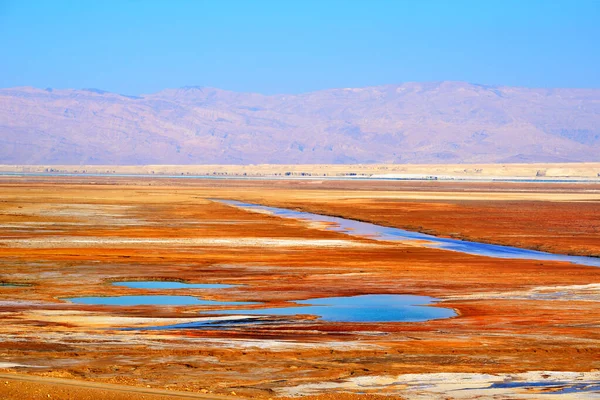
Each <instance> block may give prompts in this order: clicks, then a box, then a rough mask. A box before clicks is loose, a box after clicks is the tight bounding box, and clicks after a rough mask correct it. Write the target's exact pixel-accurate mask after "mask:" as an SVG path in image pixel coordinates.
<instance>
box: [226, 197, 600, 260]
mask: <svg viewBox="0 0 600 400" xmlns="http://www.w3.org/2000/svg"><path fill="white" fill-rule="evenodd" d="M218 201H220V202H222V203H224V204H228V205H231V206H235V207H240V208H243V209H247V210H250V211H255V212H263V213H265V212H267V213H270V214H273V215H276V216H278V217H283V218H294V219H301V220H308V221H314V222H322V223H325V224H327V229H328V230H332V231H336V232H341V233H345V234H348V235H353V236H361V237H368V238H371V239H374V240H390V241H395V240H399V241H407V240H422V241H423V242H422V245H423V246H426V247H435V248H440V249H444V250H452V251H458V252H461V253H466V254H474V255H480V256H487V257H495V258H519V259H530V260H547V261H566V262H572V263H575V264H583V265H591V266H596V267H600V258H595V257H583V256H566V255H561V254H552V253H544V252H542V251H535V250H526V249H520V248H518V247H511V246H500V245H495V244H486V243H478V242H469V241H466V240H458V239H450V238H441V237H437V236H432V235H427V234H425V233H419V232H411V231H406V230H404V229H399V228H390V227H386V226H381V225H376V224H371V223H368V222H360V221H355V220H351V219H345V218H339V217H329V216H326V215H319V214H312V213H307V212H302V211H294V210H287V209H285V208H277V207H267V206H261V205H258V204H250V203H243V202H239V201H235V200H218Z"/></svg>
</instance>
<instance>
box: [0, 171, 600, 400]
mask: <svg viewBox="0 0 600 400" xmlns="http://www.w3.org/2000/svg"><path fill="white" fill-rule="evenodd" d="M94 181H95V182H97V183H102V185H92V184H90V182H87V181H85V180H82V179H81V178H77V179H67V178H65V179H56V180H55V181H45V180H31V181H24V182H22V181H19V180H14V179H8V180H6V181H5V183H4V184H2V185H1V186H0V224H4V225H3V226H8V227H9V228H6V227H4V228H2V229H3V231H2V235H1V236H2V237H1V238H0V239H2V244H1V245H0V266H1V269H0V271H2V272H1V273H0V281H8V282H19V283H30V284H32V286H30V287H23V288H0V318H1V319H2V321H4V322H5V323H3V324H2V325H1V326H0V337H1V338H2V341H0V354H1V358H0V361H6V362H14V363H20V364H32V365H40V366H45V368H40V369H25V368H17V369H18V370H20V371H27V372H29V373H36V374H42V375H46V376H57V377H69V378H77V379H85V380H94V381H100V382H112V383H124V384H128V385H139V386H146V385H150V386H152V387H158V388H164V387H167V388H172V389H179V390H191V391H200V390H201V389H205V390H210V391H213V392H214V393H222V394H227V393H230V391H231V390H235V391H236V393H238V394H242V395H245V396H249V397H265V398H266V397H272V396H274V392H273V390H274V389H276V388H278V387H282V386H288V385H290V386H292V385H297V384H301V383H307V382H320V381H323V380H332V379H341V378H344V377H351V376H359V375H393V374H401V373H422V372H517V371H528V370H544V369H547V370H570V371H589V370H591V369H595V368H600V359H599V358H598V354H599V352H600V333H599V332H598V329H597V324H598V321H600V307H598V306H597V304H598V303H597V300H598V299H597V298H596V299H595V301H586V299H580V300H571V301H556V300H549V299H544V298H535V299H533V298H523V296H524V294H523V293H525V294H527V293H529V292H528V291H530V290H532V289H535V288H539V287H541V286H548V287H554V286H572V285H589V284H599V283H600V268H595V267H586V266H580V265H572V264H566V263H558V262H546V261H544V262H540V261H526V260H506V259H503V260H502V259H493V258H487V257H477V256H471V255H465V254H460V253H455V252H449V251H442V250H436V249H428V248H423V247H418V246H413V245H405V244H397V243H381V242H373V241H371V240H368V239H355V238H351V237H348V236H346V235H343V234H340V233H335V232H330V231H324V230H319V229H315V228H311V227H308V226H307V225H306V224H304V223H303V222H300V221H295V220H290V219H281V218H276V217H272V216H269V215H264V214H257V213H250V212H246V211H243V210H240V209H236V208H232V207H228V206H225V205H222V204H219V203H215V202H211V201H210V200H209V199H211V198H234V199H239V200H246V201H254V202H265V203H268V204H270V205H276V206H287V207H299V208H302V209H306V210H309V211H316V212H326V213H329V214H336V215H343V216H347V217H353V218H356V219H361V220H368V221H373V222H378V223H384V224H385V225H390V226H400V227H406V226H413V227H419V229H420V230H423V231H433V232H435V233H440V234H446V235H450V234H452V235H454V236H458V237H469V238H473V239H480V240H485V241H492V242H497V243H503V244H513V245H519V244H520V245H526V246H528V247H540V246H547V247H543V248H545V249H551V250H555V251H562V252H578V253H588V252H589V253H592V254H597V253H596V252H597V251H598V250H597V249H598V247H599V245H598V230H599V226H600V225H599V220H598V214H599V213H598V212H597V210H598V206H599V204H600V203H599V202H598V201H596V200H594V199H588V200H585V201H580V200H578V201H562V202H557V201H547V200H544V199H545V198H549V199H551V198H552V196H554V195H556V194H572V195H578V196H579V195H581V196H583V197H585V196H587V195H588V194H589V193H590V187H582V186H580V185H549V186H548V187H547V189H546V186H537V185H536V186H535V187H534V189H533V190H531V191H530V192H529V194H530V199H527V200H502V199H501V198H498V196H496V195H497V194H498V193H500V194H503V195H506V197H507V198H511V196H513V195H514V194H515V193H521V191H522V190H527V188H526V186H523V185H521V184H519V185H509V184H502V185H497V184H487V185H482V184H465V183H461V184H456V185H454V184H447V185H444V184H440V183H431V184H429V183H427V184H420V183H410V184H399V183H396V184H394V185H391V186H384V185H381V184H379V183H372V182H327V183H323V184H319V185H318V186H319V187H318V189H315V185H311V184H310V183H302V184H299V183H289V182H276V181H273V182H272V181H263V182H258V181H244V182H240V181H186V182H181V181H166V180H164V181H163V180H147V181H145V180H141V179H138V180H132V179H123V180H118V179H115V178H111V179H104V180H102V179H98V178H96V179H95V180H94ZM148 184H151V186H148ZM597 189H598V188H596V187H592V188H591V190H597ZM545 190H546V191H545ZM400 192H403V193H404V192H407V193H418V194H421V195H427V196H431V197H433V198H432V199H429V198H426V199H423V200H419V201H415V200H410V201H409V200H405V199H403V198H402V197H401V196H400V195H399V194H398V193H400ZM438 192H439V193H441V192H443V193H450V194H460V195H464V194H465V193H466V194H467V195H468V194H469V193H472V194H473V195H474V196H477V197H481V198H485V197H486V196H490V197H494V198H495V200H494V201H484V200H470V201H468V200H439V198H436V193H438ZM349 193H351V194H360V197H358V198H351V199H348V198H347V197H344V196H347V195H348V194H349ZM381 194H394V197H393V198H391V199H390V198H386V199H382V198H381ZM592 194H593V193H592ZM444 196H445V197H447V198H449V197H451V196H449V195H444ZM442 197H443V196H442ZM115 206H118V207H117V208H115ZM122 206H126V207H122ZM575 217H577V221H578V222H577V224H569V223H566V222H565V221H567V220H568V219H571V218H575ZM489 221H498V223H493V224H490V223H489ZM40 222H42V223H48V224H40ZM28 223H29V225H28ZM32 223H35V224H32ZM6 224H8V225H6ZM11 224H13V225H11ZM11 226H12V227H11ZM57 237H60V238H65V239H69V238H74V237H87V238H96V239H101V238H138V239H140V238H174V239H181V240H186V239H188V238H221V239H232V242H231V245H228V246H214V245H210V244H203V245H192V244H186V242H182V243H183V244H181V245H178V246H166V245H161V244H151V245H148V244H129V245H126V246H114V247H110V246H109V247H94V246H93V245H91V246H87V247H73V246H69V245H62V246H59V245H53V246H46V247H43V246H39V247H26V248H25V247H18V246H15V245H12V244H10V241H9V239H28V240H38V239H40V238H48V239H52V238H57ZM248 238H251V239H260V238H270V239H274V240H279V239H297V240H298V241H299V242H302V241H306V240H347V241H348V243H353V244H354V245H353V246H352V247H347V248H344V247H341V248H340V247H314V248H307V247H302V246H300V245H297V246H294V245H286V246H270V247H251V246H250V247H249V246H245V245H237V244H236V242H235V240H236V239H240V243H241V239H244V240H245V239H248ZM548 241H551V242H552V243H551V244H548ZM148 278H150V279H184V280H187V281H190V282H221V283H238V284H244V285H245V286H239V287H236V288H232V289H226V290H207V291H206V292H202V293H203V294H204V293H206V296H205V297H206V298H211V299H217V300H240V301H261V302H269V303H270V304H269V305H268V306H273V305H277V304H284V303H285V302H287V301H293V300H300V299H308V298H315V297H323V296H347V295H355V294H367V293H411V294H422V295H430V296H434V297H437V298H439V299H441V300H442V302H441V303H439V304H438V306H441V307H448V308H453V309H455V310H456V311H457V312H458V313H459V316H458V317H456V318H451V319H445V320H436V321H429V322H425V323H387V324H381V323H379V324H377V323H371V324H348V323H346V324H340V323H325V322H319V321H314V320H307V319H298V320H297V321H295V322H294V323H291V324H290V323H286V322H284V321H280V322H279V323H273V324H270V325H243V326H236V327H231V328H229V329H226V330H224V329H214V330H195V331H180V332H172V331H133V332H128V331H120V330H117V329H109V330H106V329H105V325H101V324H100V325H99V324H98V323H96V322H90V321H91V320H83V319H81V318H80V315H81V314H73V312H79V313H86V315H96V316H98V315H99V316H100V317H102V316H106V318H108V317H109V316H125V317H133V316H137V317H159V318H169V317H182V316H189V317H196V316H198V315H199V314H198V312H200V313H201V312H202V311H203V310H206V309H207V308H206V307H165V308H155V307H149V306H146V307H142V306H140V307H110V306H84V305H74V304H71V303H68V302H64V301H61V300H59V299H61V298H63V297H71V296H84V295H122V294H141V293H145V292H143V291H140V290H136V289H128V288H122V287H121V288H118V287H115V286H111V285H110V281H111V280H125V279H148ZM560 290H562V291H565V290H566V291H567V292H568V291H569V290H571V289H560ZM514 292H518V293H520V296H521V297H519V296H515V295H514ZM152 293H159V292H152ZM160 293H165V294H179V293H178V292H177V291H175V290H173V291H165V292H160ZM511 293H513V294H511ZM503 294H506V295H505V296H503ZM15 300H19V301H22V302H21V303H15V302H14V301H15ZM588 300H589V299H588ZM11 302H12V303H11ZM256 307H261V306H256ZM373 332H379V334H377V335H374V334H373ZM71 335H74V336H71ZM248 340H259V341H258V342H254V341H252V342H248ZM271 341H285V343H287V345H286V346H283V347H279V346H280V344H277V342H271ZM248 343H250V344H248ZM300 344H304V345H302V346H301V345H300ZM306 344H309V346H305V345H306Z"/></svg>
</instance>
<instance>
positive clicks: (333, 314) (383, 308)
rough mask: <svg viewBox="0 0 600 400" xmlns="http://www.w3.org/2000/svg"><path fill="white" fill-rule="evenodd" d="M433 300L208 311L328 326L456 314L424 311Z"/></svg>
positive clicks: (364, 299)
mask: <svg viewBox="0 0 600 400" xmlns="http://www.w3.org/2000/svg"><path fill="white" fill-rule="evenodd" d="M434 300H435V299H433V298H431V297H427V296H412V295H397V294H369V295H362V296H351V297H327V298H322V299H311V300H301V301H296V302H295V303H297V304H301V306H299V307H283V308H266V309H254V310H225V311H212V313H219V314H243V315H289V316H293V315H315V316H317V317H319V319H321V320H323V321H331V322H420V321H429V320H432V319H440V318H449V317H453V316H455V315H456V313H455V312H454V311H453V310H451V309H447V308H437V307H426V306H425V305H427V304H431V303H432V301H434Z"/></svg>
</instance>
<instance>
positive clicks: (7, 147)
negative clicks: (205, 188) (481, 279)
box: [0, 82, 600, 165]
mask: <svg viewBox="0 0 600 400" xmlns="http://www.w3.org/2000/svg"><path fill="white" fill-rule="evenodd" d="M0 141H1V142H2V146H0V164H119V165H139V164H251V163H254V164H256V163H271V164H278V163H284V164H292V163H302V164H309V163H484V162H487V163H492V162H496V163H508V162H570V161H600V89H529V88H520V87H503V86H498V87H496V86H485V85H476V84H469V83H464V82H431V83H404V84H400V85H387V86H377V87H367V88H350V89H330V90H322V91H317V92H312V93H306V94H299V95H271V96H267V95H262V94H256V93H236V92H230V91H225V90H220V89H214V88H205V87H184V88H179V89H166V90H163V91H160V92H157V93H153V94H148V95H142V96H125V95H120V94H115V93H110V92H106V91H102V90H98V89H82V90H71V89H67V90H53V89H36V88H30V87H20V88H10V89H0Z"/></svg>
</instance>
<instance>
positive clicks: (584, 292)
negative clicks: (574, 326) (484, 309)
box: [444, 283, 600, 302]
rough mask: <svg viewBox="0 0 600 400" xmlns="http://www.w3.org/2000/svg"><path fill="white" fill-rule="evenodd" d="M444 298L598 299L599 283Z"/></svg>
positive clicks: (599, 299) (599, 296)
mask: <svg viewBox="0 0 600 400" xmlns="http://www.w3.org/2000/svg"><path fill="white" fill-rule="evenodd" d="M444 299H445V300H487V299H510V300H553V301H554V300H557V301H594V302H597V301H600V283H590V284H588V285H568V286H538V287H534V288H531V289H525V290H514V291H508V292H483V293H473V294H467V295H455V296H446V297H444Z"/></svg>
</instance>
